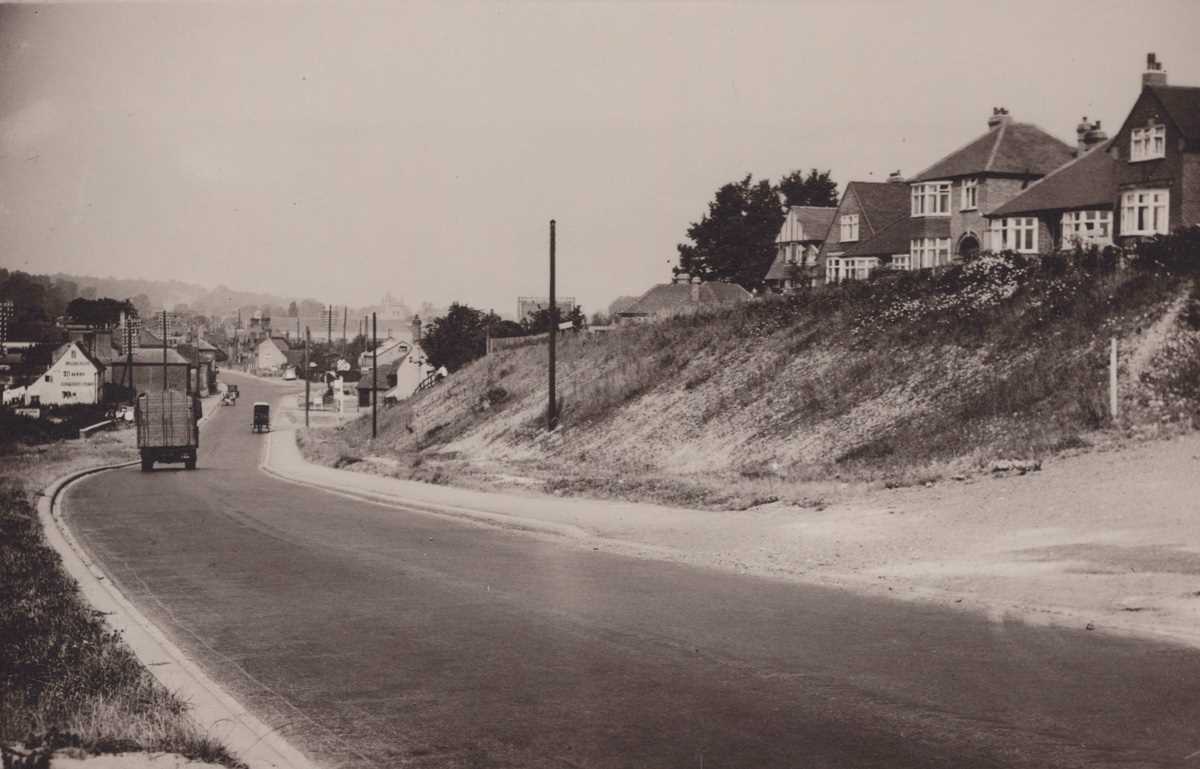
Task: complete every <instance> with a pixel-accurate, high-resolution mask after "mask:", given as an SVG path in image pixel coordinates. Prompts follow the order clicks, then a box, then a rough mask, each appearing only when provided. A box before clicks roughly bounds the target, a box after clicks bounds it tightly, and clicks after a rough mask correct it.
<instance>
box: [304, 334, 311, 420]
mask: <svg viewBox="0 0 1200 769" xmlns="http://www.w3.org/2000/svg"><path fill="white" fill-rule="evenodd" d="M311 338H312V334H311V333H310V332H309V330H308V326H305V327H304V426H305V427H308V404H309V401H310V400H311V399H310V398H309V390H308V385H309V382H308V342H309V339H311Z"/></svg>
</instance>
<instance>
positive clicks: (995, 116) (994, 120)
mask: <svg viewBox="0 0 1200 769" xmlns="http://www.w3.org/2000/svg"><path fill="white" fill-rule="evenodd" d="M1010 117H1011V116H1010V115H1009V114H1008V108H1007V107H992V116H991V117H990V118H988V121H987V124H988V128H995V127H996V126H998V125H1000V124H1001V123H1007V122H1008V121H1009V119H1010Z"/></svg>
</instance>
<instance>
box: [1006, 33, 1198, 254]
mask: <svg viewBox="0 0 1200 769" xmlns="http://www.w3.org/2000/svg"><path fill="white" fill-rule="evenodd" d="M1085 122H1086V120H1085ZM1080 127H1081V128H1083V125H1082V124H1081V126H1080ZM1097 127H1098V124H1097ZM991 216H992V229H993V231H994V232H995V233H997V234H996V235H995V237H994V242H993V245H992V247H993V249H994V250H1002V249H1004V248H1010V249H1012V250H1015V251H1020V252H1022V253H1031V254H1046V253H1052V252H1054V251H1056V250H1061V249H1070V248H1073V247H1075V246H1076V245H1083V246H1088V245H1093V244H1094V245H1099V246H1106V245H1121V246H1130V245H1133V244H1134V243H1136V242H1137V241H1138V240H1141V239H1143V238H1146V237H1150V236H1154V235H1165V234H1168V233H1170V232H1172V231H1174V230H1176V229H1178V228H1180V227H1184V226H1189V225H1200V88H1195V87H1184V86H1171V85H1168V84H1167V73H1166V72H1165V71H1164V70H1163V67H1162V64H1161V62H1159V61H1158V60H1157V58H1156V57H1155V55H1154V54H1149V55H1148V56H1147V58H1146V71H1145V72H1144V73H1143V75H1142V90H1141V93H1140V94H1139V95H1138V98H1137V100H1136V101H1135V102H1134V104H1133V108H1132V109H1131V110H1130V112H1129V115H1128V117H1126V118H1125V122H1124V123H1122V125H1121V127H1120V129H1119V130H1118V131H1117V133H1116V134H1115V135H1114V136H1113V138H1112V139H1111V140H1109V141H1105V142H1104V143H1103V144H1101V145H1099V146H1097V147H1095V148H1094V149H1090V150H1089V151H1087V152H1086V153H1085V154H1083V155H1082V156H1081V157H1079V158H1078V159H1076V160H1074V161H1072V162H1071V163H1069V164H1067V165H1065V166H1063V167H1062V168H1060V169H1058V170H1057V171H1056V172H1054V173H1052V174H1050V175H1048V176H1047V177H1046V178H1045V179H1043V180H1041V181H1040V182H1038V183H1037V184H1034V185H1032V186H1031V187H1030V188H1029V189H1028V190H1027V191H1025V192H1023V193H1022V194H1021V195H1018V196H1017V197H1015V198H1013V199H1012V200H1010V201H1008V202H1007V203H1005V204H1004V205H1003V206H1001V207H999V208H998V209H996V210H995V211H993V212H991ZM1014 221H1016V222H1022V226H1023V227H1025V228H1027V229H1028V228H1031V227H1032V226H1034V225H1035V226H1036V232H1037V236H1036V237H1035V238H1034V239H1033V240H1032V241H1030V240H1016V241H1014V240H1012V239H1010V238H1008V237H1006V235H1007V233H1008V231H1010V230H1011V228H1012V222H1014Z"/></svg>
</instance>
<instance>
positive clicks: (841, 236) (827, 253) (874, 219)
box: [814, 171, 909, 283]
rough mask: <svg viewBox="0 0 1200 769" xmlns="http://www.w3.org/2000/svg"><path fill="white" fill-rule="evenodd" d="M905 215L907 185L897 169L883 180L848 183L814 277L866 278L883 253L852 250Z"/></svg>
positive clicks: (836, 280)
mask: <svg viewBox="0 0 1200 769" xmlns="http://www.w3.org/2000/svg"><path fill="white" fill-rule="evenodd" d="M908 216H909V191H908V185H907V184H906V183H905V181H904V179H903V178H902V177H901V176H900V173H899V172H898V171H897V172H896V173H894V174H892V175H891V176H890V177H888V181H886V182H850V183H848V184H847V185H846V189H845V190H844V191H843V192H842V199H841V200H840V201H839V202H838V206H837V210H836V212H835V213H834V218H833V222H832V224H831V226H830V228H829V232H828V234H827V235H826V237H825V242H824V243H823V244H822V245H821V250H820V252H819V253H818V255H817V270H816V275H815V276H814V277H815V279H816V281H817V282H818V283H820V282H825V283H840V282H841V281H843V280H860V279H863V278H866V277H867V276H868V275H870V273H871V270H873V269H875V268H876V267H878V266H879V265H880V264H881V262H882V257H883V256H884V254H878V253H854V254H852V253H850V252H851V250H855V251H858V250H859V248H858V247H859V246H861V245H863V244H865V243H867V242H869V241H871V240H874V238H875V237H876V236H877V235H879V234H880V233H881V232H883V231H884V230H887V229H888V228H890V227H891V225H893V224H895V223H897V222H899V221H900V220H902V219H907V218H908ZM892 232H893V233H895V232H896V230H893V231H892ZM905 251H906V252H907V248H905Z"/></svg>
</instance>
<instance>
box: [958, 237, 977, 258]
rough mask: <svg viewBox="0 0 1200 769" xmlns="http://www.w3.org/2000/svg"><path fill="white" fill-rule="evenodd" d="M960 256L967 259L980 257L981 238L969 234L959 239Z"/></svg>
mask: <svg viewBox="0 0 1200 769" xmlns="http://www.w3.org/2000/svg"><path fill="white" fill-rule="evenodd" d="M958 255H959V256H961V257H963V258H966V259H970V258H971V257H974V256H979V237H978V236H976V235H975V233H973V232H968V233H966V234H965V235H963V236H962V237H961V238H959V239H958Z"/></svg>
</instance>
